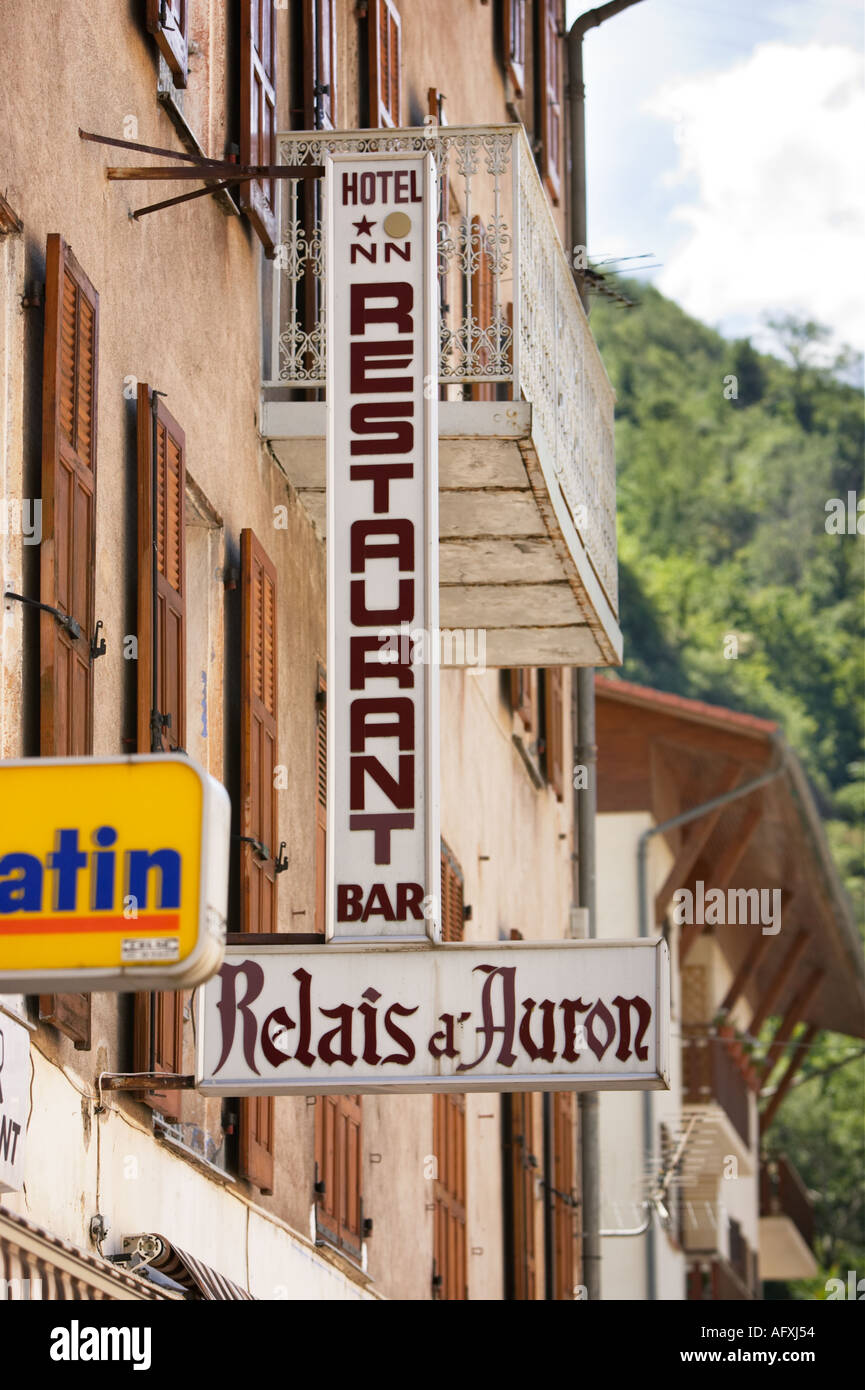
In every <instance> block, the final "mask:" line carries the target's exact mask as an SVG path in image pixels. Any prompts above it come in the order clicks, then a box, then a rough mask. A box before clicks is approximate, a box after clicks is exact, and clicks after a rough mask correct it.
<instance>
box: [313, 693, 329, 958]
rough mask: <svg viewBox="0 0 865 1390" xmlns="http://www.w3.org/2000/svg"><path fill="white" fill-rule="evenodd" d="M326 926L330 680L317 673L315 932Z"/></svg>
mask: <svg viewBox="0 0 865 1390" xmlns="http://www.w3.org/2000/svg"><path fill="white" fill-rule="evenodd" d="M326 926H327V681H326V679H325V675H324V672H323V671H319V673H318V685H317V691H316V702H315V930H316V931H317V932H320V933H324V931H325V928H326Z"/></svg>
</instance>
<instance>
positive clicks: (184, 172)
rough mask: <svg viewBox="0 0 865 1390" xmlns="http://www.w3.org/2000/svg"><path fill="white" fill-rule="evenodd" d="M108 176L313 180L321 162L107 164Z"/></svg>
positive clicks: (320, 174)
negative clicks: (178, 164) (172, 164)
mask: <svg viewBox="0 0 865 1390" xmlns="http://www.w3.org/2000/svg"><path fill="white" fill-rule="evenodd" d="M105 172H106V174H107V175H108V178H109V179H125V180H142V179H143V180H144V181H148V180H154V179H216V178H218V179H227V178H231V179H237V180H238V181H243V182H245V181H246V180H247V179H307V178H312V179H317V178H322V177H323V176H324V165H323V164H230V163H228V162H227V161H226V160H223V161H221V162H220V163H218V164H214V163H210V162H209V163H207V164H202V165H201V166H198V165H195V164H184V165H180V166H178V167H177V168H173V167H167V168H166V167H164V166H162V165H153V166H149V165H148V166H144V165H113V164H111V165H109V166H108V167H107V169H106V170H105Z"/></svg>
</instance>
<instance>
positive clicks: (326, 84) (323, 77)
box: [301, 0, 337, 130]
mask: <svg viewBox="0 0 865 1390" xmlns="http://www.w3.org/2000/svg"><path fill="white" fill-rule="evenodd" d="M302 3H303V31H302V46H303V52H302V59H301V61H302V63H303V123H304V129H305V130H333V129H334V127H335V125H336V56H337V55H336V3H335V0H302Z"/></svg>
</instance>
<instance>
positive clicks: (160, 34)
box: [147, 0, 189, 87]
mask: <svg viewBox="0 0 865 1390" xmlns="http://www.w3.org/2000/svg"><path fill="white" fill-rule="evenodd" d="M187 9H188V4H187V0H147V29H148V32H149V33H151V34H152V35H153V37H154V38H155V39H156V44H157V47H158V48H159V51H160V53H161V54H162V56H163V58H164V59H165V61H166V63H167V64H168V66H169V68H170V69H171V76H172V80H173V82H174V85H175V87H185V86H186V78H187V73H188V69H189V64H188V51H187Z"/></svg>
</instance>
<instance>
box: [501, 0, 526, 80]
mask: <svg viewBox="0 0 865 1390" xmlns="http://www.w3.org/2000/svg"><path fill="white" fill-rule="evenodd" d="M502 13H503V20H502V27H503V31H504V32H503V38H504V52H505V67H506V68H507V71H508V75H509V77H510V79H511V81H512V82H513V84H514V89H515V92H516V95H517V96H522V94H523V88H524V86H525V71H526V0H504V6H503V12H502Z"/></svg>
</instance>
